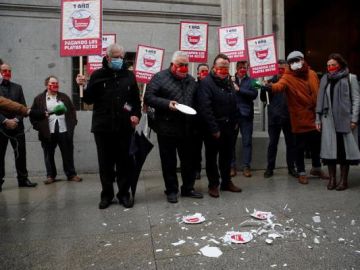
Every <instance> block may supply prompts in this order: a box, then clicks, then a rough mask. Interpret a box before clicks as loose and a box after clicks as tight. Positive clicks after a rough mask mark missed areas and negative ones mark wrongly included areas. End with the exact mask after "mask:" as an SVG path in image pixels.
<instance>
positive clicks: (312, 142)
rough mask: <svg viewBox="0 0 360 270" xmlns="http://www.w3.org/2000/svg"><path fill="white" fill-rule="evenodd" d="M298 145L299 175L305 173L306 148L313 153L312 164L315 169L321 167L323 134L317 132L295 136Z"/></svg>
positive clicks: (297, 165)
mask: <svg viewBox="0 0 360 270" xmlns="http://www.w3.org/2000/svg"><path fill="white" fill-rule="evenodd" d="M295 144H296V167H297V170H298V172H299V173H301V172H305V162H304V152H305V148H306V147H308V149H309V150H310V152H311V163H312V166H313V167H315V168H318V167H321V163H320V145H321V134H320V132H318V131H316V130H312V131H308V132H303V133H296V134H295Z"/></svg>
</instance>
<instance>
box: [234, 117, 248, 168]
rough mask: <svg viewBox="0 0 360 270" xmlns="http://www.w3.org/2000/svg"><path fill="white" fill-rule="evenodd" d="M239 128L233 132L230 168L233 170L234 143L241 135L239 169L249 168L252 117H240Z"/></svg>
mask: <svg viewBox="0 0 360 270" xmlns="http://www.w3.org/2000/svg"><path fill="white" fill-rule="evenodd" d="M238 123H239V128H237V129H235V132H234V143H233V145H234V147H233V158H232V162H231V166H232V167H233V168H235V166H236V153H235V151H236V141H237V137H238V134H239V131H240V133H241V141H242V163H241V168H242V169H243V168H245V167H248V168H250V166H251V158H252V134H253V118H252V117H240V119H239V122H238Z"/></svg>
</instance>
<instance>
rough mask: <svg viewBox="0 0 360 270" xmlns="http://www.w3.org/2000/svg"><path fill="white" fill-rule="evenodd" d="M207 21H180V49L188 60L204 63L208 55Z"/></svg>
mask: <svg viewBox="0 0 360 270" xmlns="http://www.w3.org/2000/svg"><path fill="white" fill-rule="evenodd" d="M208 29H209V25H208V23H201V22H180V46H179V47H180V50H181V51H186V52H187V53H188V55H189V61H190V62H198V63H204V62H207V57H208Z"/></svg>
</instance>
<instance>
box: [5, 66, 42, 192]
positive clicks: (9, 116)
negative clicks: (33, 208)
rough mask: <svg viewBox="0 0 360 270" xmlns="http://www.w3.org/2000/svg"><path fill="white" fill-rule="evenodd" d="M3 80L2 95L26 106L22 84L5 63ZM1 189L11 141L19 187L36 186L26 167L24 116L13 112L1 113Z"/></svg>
mask: <svg viewBox="0 0 360 270" xmlns="http://www.w3.org/2000/svg"><path fill="white" fill-rule="evenodd" d="M0 72H1V75H2V77H3V81H2V83H1V84H0V96H3V97H5V98H8V99H10V100H13V101H16V102H18V103H20V104H22V105H24V106H26V102H25V98H24V93H23V90H22V87H21V85H19V84H16V83H14V82H12V81H11V75H12V74H11V67H10V65H8V64H6V63H4V64H2V65H1V66H0ZM0 125H1V127H0V129H1V130H0V131H1V132H0V191H1V186H2V184H3V182H4V180H3V178H4V176H5V154H6V149H7V145H8V143H9V141H10V143H11V146H12V147H13V149H14V153H15V167H16V172H17V179H18V185H19V187H35V186H36V185H37V183H32V182H31V181H30V180H29V179H28V171H27V168H26V143H25V133H24V123H23V116H21V115H18V114H16V113H12V112H1V113H0Z"/></svg>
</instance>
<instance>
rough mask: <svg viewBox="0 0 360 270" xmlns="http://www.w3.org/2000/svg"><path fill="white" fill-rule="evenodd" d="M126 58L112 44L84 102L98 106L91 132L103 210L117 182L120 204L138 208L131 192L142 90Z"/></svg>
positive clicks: (109, 201)
mask: <svg viewBox="0 0 360 270" xmlns="http://www.w3.org/2000/svg"><path fill="white" fill-rule="evenodd" d="M124 56H125V50H124V48H123V47H121V46H120V45H118V44H112V45H110V46H109V47H108V48H107V55H106V56H105V57H104V59H103V67H102V68H101V69H99V70H96V71H94V73H93V74H92V75H91V77H90V81H89V83H88V85H87V87H86V90H85V91H84V99H83V100H84V101H85V102H86V103H88V104H94V108H93V117H92V128H91V131H92V132H93V133H94V136H95V142H96V147H97V152H98V161H99V173H100V179H101V186H102V191H101V201H100V204H99V208H100V209H105V208H107V207H108V206H109V205H110V204H111V202H112V200H113V198H114V187H113V182H114V180H115V179H116V181H117V185H118V189H119V191H118V193H117V198H118V200H119V202H120V204H123V206H124V207H127V208H130V207H132V206H133V205H134V201H133V198H131V196H130V193H129V189H130V184H131V177H132V173H133V169H134V163H133V160H132V159H131V157H130V155H129V146H130V141H131V137H132V135H133V133H134V128H135V126H136V125H137V124H138V123H139V119H140V117H141V109H140V96H139V88H138V86H137V83H136V80H135V76H134V74H133V72H131V71H129V70H128V69H127V67H126V65H125V63H124ZM76 81H77V83H78V84H79V85H84V84H85V79H84V76H81V75H78V77H77V79H76Z"/></svg>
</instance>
